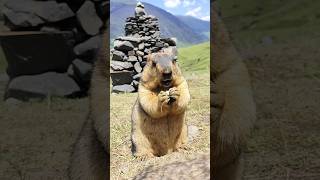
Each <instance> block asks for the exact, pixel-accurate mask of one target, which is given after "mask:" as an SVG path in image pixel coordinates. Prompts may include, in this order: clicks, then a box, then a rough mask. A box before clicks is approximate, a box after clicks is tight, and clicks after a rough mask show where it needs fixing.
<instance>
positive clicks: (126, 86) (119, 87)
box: [112, 84, 136, 93]
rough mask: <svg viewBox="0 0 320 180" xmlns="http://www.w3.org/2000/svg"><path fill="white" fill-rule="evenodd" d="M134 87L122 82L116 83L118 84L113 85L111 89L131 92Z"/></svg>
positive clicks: (119, 91) (116, 91)
mask: <svg viewBox="0 0 320 180" xmlns="http://www.w3.org/2000/svg"><path fill="white" fill-rule="evenodd" d="M135 90H136V89H135V88H134V87H133V86H131V85H129V84H124V85H118V86H113V87H112V91H113V92H115V93H132V92H134V91H135Z"/></svg>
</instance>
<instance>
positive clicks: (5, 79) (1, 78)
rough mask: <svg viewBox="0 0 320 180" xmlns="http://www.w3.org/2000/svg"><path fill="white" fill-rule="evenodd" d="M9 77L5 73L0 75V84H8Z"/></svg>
mask: <svg viewBox="0 0 320 180" xmlns="http://www.w3.org/2000/svg"><path fill="white" fill-rule="evenodd" d="M8 81H9V76H8V74H7V73H3V74H0V82H8Z"/></svg>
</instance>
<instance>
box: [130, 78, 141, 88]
mask: <svg viewBox="0 0 320 180" xmlns="http://www.w3.org/2000/svg"><path fill="white" fill-rule="evenodd" d="M131 85H132V86H133V87H135V88H137V87H138V85H139V81H136V80H133V81H132V83H131Z"/></svg>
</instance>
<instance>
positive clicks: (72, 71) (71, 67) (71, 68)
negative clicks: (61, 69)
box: [67, 64, 75, 77]
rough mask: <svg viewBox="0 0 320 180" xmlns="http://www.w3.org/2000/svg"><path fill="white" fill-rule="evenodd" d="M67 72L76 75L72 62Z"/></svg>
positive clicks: (72, 75)
mask: <svg viewBox="0 0 320 180" xmlns="http://www.w3.org/2000/svg"><path fill="white" fill-rule="evenodd" d="M67 73H68V75H69V76H71V77H74V76H75V73H74V69H73V64H70V66H69V67H68V70H67Z"/></svg>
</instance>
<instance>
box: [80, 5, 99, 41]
mask: <svg viewBox="0 0 320 180" xmlns="http://www.w3.org/2000/svg"><path fill="white" fill-rule="evenodd" d="M77 19H78V21H79V22H80V24H81V26H82V28H83V29H84V31H85V32H86V33H87V34H89V35H96V34H98V33H99V31H100V28H101V27H102V25H103V23H102V21H101V19H100V18H99V16H98V15H97V12H96V8H95V6H94V3H93V2H91V1H85V3H84V4H83V5H82V6H81V8H80V9H79V10H78V12H77Z"/></svg>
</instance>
